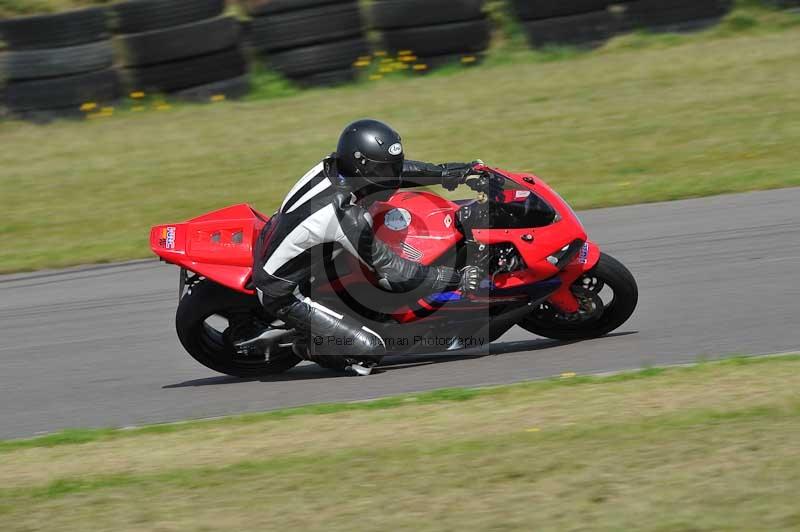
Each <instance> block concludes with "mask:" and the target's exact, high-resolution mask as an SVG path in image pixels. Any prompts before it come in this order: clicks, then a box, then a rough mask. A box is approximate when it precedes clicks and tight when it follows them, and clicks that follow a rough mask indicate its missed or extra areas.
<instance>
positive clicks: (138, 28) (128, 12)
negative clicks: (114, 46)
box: [109, 0, 225, 33]
mask: <svg viewBox="0 0 800 532" xmlns="http://www.w3.org/2000/svg"><path fill="white" fill-rule="evenodd" d="M224 8H225V0H130V1H128V2H120V3H118V4H114V5H113V6H111V8H110V10H109V25H110V27H111V28H112V29H113V30H114V33H141V32H145V31H153V30H159V29H162V28H169V27H171V26H180V25H182V24H190V23H192V22H197V21H199V20H205V19H208V18H213V17H216V16H218V15H219V14H220V13H222V10H223V9H224Z"/></svg>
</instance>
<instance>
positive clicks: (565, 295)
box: [548, 240, 600, 314]
mask: <svg viewBox="0 0 800 532" xmlns="http://www.w3.org/2000/svg"><path fill="white" fill-rule="evenodd" d="M599 260H600V248H599V247H598V246H597V244H595V243H593V242H591V241H588V240H587V241H586V242H585V243H584V244H583V246H582V247H581V250H580V252H579V253H578V255H577V256H576V257H575V258H574V259H573V260H572V262H570V263H569V264H568V265H567V267H566V268H564V269H563V270H561V273H559V274H558V277H559V279H561V287H560V288H559V289H558V290H556V291H555V292H553V294H552V295H551V296H550V298H549V299H548V301H549V302H550V303H551V304H552V305H553V306H554V307H555V308H556V309H557V310H559V311H560V312H563V313H564V314H573V313H575V312H578V310H580V304H579V303H578V300H577V298H576V297H575V294H573V293H572V285H573V284H574V283H575V281H577V280H578V279H580V277H581V276H582V275H583V274H585V273H586V272H588V271H589V270H591V269H592V268H594V267H595V266H596V265H597V262H598V261H599Z"/></svg>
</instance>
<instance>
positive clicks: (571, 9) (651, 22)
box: [513, 0, 731, 47]
mask: <svg viewBox="0 0 800 532" xmlns="http://www.w3.org/2000/svg"><path fill="white" fill-rule="evenodd" d="M730 5H731V2H730V1H729V0H632V1H625V2H620V1H614V0H513V6H514V10H515V11H516V14H517V16H518V17H519V18H520V19H521V20H522V25H523V27H524V28H525V33H526V35H527V37H528V40H529V42H530V43H531V45H532V46H534V47H540V46H546V45H558V44H569V45H588V46H594V45H598V44H602V43H603V42H605V41H606V40H608V39H610V38H611V37H614V36H615V35H618V34H620V33H624V32H629V31H634V30H637V29H646V30H653V31H664V30H668V31H682V30H692V29H698V28H701V27H705V26H708V25H710V24H712V23H714V22H716V21H718V20H719V18H720V17H721V16H723V15H724V14H725V13H726V12H727V11H728V10H729V9H730Z"/></svg>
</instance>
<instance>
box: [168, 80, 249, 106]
mask: <svg viewBox="0 0 800 532" xmlns="http://www.w3.org/2000/svg"><path fill="white" fill-rule="evenodd" d="M248 92H250V76H249V75H248V74H245V75H243V76H238V77H235V78H231V79H223V80H222V81H215V82H213V83H208V84H207V85H200V86H199V87H192V88H189V89H183V90H180V91H177V92H175V93H173V94H172V96H173V97H174V98H178V99H179V100H185V101H188V102H208V101H211V99H212V98H214V97H217V96H222V97H223V98H224V99H226V100H235V99H237V98H242V97H243V96H245V95H247V93H248Z"/></svg>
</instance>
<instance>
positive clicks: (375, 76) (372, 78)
mask: <svg viewBox="0 0 800 532" xmlns="http://www.w3.org/2000/svg"><path fill="white" fill-rule="evenodd" d="M379 79H383V76H382V75H380V74H373V75H371V76H370V77H369V80H370V81H378V80H379Z"/></svg>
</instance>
